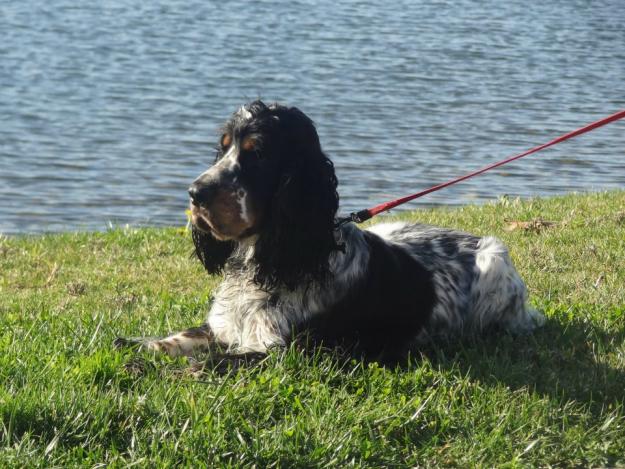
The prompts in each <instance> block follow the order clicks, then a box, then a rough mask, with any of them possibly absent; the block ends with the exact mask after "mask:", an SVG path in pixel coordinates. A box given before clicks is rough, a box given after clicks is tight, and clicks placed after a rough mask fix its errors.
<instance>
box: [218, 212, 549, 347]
mask: <svg viewBox="0 0 625 469" xmlns="http://www.w3.org/2000/svg"><path fill="white" fill-rule="evenodd" d="M368 231H370V232H371V233H375V234H376V235H378V236H381V237H382V238H383V239H385V240H386V241H388V242H392V243H394V244H398V245H401V246H402V247H403V248H404V249H406V250H407V251H408V252H409V253H410V255H411V256H413V257H414V258H415V259H416V260H418V261H419V262H420V263H421V264H422V265H424V266H425V267H426V268H427V269H428V270H429V271H430V272H431V273H432V274H433V281H434V287H435V290H436V295H437V298H438V302H437V303H436V305H435V307H434V310H433V316H432V320H431V324H430V326H429V328H428V329H427V330H425V331H422V332H421V334H419V335H418V336H417V337H415V341H422V340H425V339H426V338H427V339H430V338H432V337H434V336H440V335H445V336H449V335H454V334H460V333H462V332H468V331H470V332H476V331H480V330H482V329H484V328H487V327H490V326H493V325H495V324H499V325H501V326H502V327H503V328H505V329H507V330H509V331H511V332H526V331H529V330H531V329H533V328H534V327H536V326H537V325H540V324H541V323H542V315H541V314H540V313H538V312H537V311H535V310H532V309H528V308H527V307H526V299H527V293H526V290H525V285H524V284H523V281H522V280H521V278H520V277H519V275H518V273H517V272H516V270H515V269H514V266H513V265H512V263H511V261H510V258H509V255H508V252H507V249H506V248H505V246H504V245H503V244H502V243H501V242H500V241H499V240H497V239H496V238H492V237H486V238H477V237H474V236H471V235H468V234H466V233H462V232H458V231H452V230H446V229H442V228H436V227H431V226H427V225H407V224H405V223H392V224H379V225H374V226H373V227H371V228H370V229H369V230H368ZM337 236H339V237H340V238H341V240H342V242H343V243H345V246H346V252H345V253H341V252H337V253H335V254H333V255H332V258H331V262H330V266H331V272H332V281H331V282H330V283H329V285H327V286H326V287H321V286H320V285H318V284H311V285H302V287H300V288H298V289H296V290H295V291H287V290H284V291H275V292H272V293H271V294H269V293H267V292H264V291H262V290H261V289H259V288H258V286H256V285H255V284H254V282H253V281H252V273H251V272H252V271H253V269H249V270H248V269H240V268H237V269H236V270H229V269H228V268H226V273H225V278H224V281H223V282H222V283H221V285H220V287H219V289H218V291H217V294H216V296H215V300H214V303H213V306H212V308H211V310H210V312H209V315H208V324H209V326H210V327H211V329H212V331H213V333H214V334H215V336H216V338H217V339H218V340H219V341H221V342H224V343H226V344H229V345H230V348H231V350H233V351H237V352H248V351H256V352H264V351H266V350H267V349H268V348H270V347H272V346H276V345H277V346H280V345H284V344H285V343H287V342H288V340H289V338H290V337H291V334H292V332H293V330H294V328H295V327H296V326H297V325H298V324H301V323H302V322H304V321H306V320H307V319H308V318H310V317H312V316H314V315H315V314H318V313H321V312H324V311H326V310H327V309H328V308H329V307H330V306H331V305H332V304H334V303H336V302H337V301H339V300H340V299H341V298H342V297H343V296H344V295H345V294H346V292H347V291H348V290H349V288H350V286H351V285H354V284H355V283H356V282H357V281H358V280H359V279H360V278H361V277H362V276H364V275H367V266H368V261H369V252H368V245H367V243H366V241H365V239H364V236H363V233H362V231H360V230H359V229H358V228H356V227H355V226H354V225H351V224H349V225H346V226H344V227H343V228H341V231H340V233H337ZM240 249H241V251H242V252H239V253H238V254H235V255H238V256H240V257H241V258H243V259H245V260H246V261H245V262H249V260H250V259H251V258H252V256H251V255H250V252H249V251H248V250H250V249H253V246H252V247H249V246H248V247H246V248H240Z"/></svg>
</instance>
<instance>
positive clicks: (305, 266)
mask: <svg viewBox="0 0 625 469" xmlns="http://www.w3.org/2000/svg"><path fill="white" fill-rule="evenodd" d="M270 110H271V112H272V114H273V115H274V116H275V117H276V118H277V119H278V121H279V125H280V132H281V133H282V143H281V145H282V146H283V147H282V149H281V153H282V161H281V165H282V168H283V172H282V178H281V182H280V185H279V187H278V189H277V191H276V192H275V195H274V197H273V200H272V206H271V210H270V213H269V217H268V220H267V221H266V223H265V225H264V226H263V229H262V230H261V232H260V234H259V238H258V241H257V243H256V247H255V253H254V259H255V261H256V264H257V270H256V275H255V281H256V282H257V283H258V284H259V285H261V286H262V287H264V288H266V289H272V288H275V287H276V286H280V285H282V286H285V287H287V288H288V289H291V290H292V289H294V288H295V287H296V286H298V285H302V283H304V282H306V281H309V280H317V281H323V280H325V279H326V278H327V275H328V273H329V256H330V254H331V253H332V251H335V250H338V249H339V246H338V245H337V242H336V240H335V238H334V221H335V220H334V219H335V215H336V211H337V209H338V203H339V198H338V194H337V191H336V187H337V184H338V181H337V179H336V176H335V174H334V165H333V164H332V162H331V161H330V160H329V159H328V158H327V157H326V156H325V155H324V154H323V152H322V151H321V145H320V143H319V136H318V135H317V131H316V130H315V126H314V124H313V122H312V121H311V120H310V119H309V118H308V117H307V116H306V115H305V114H304V113H303V112H301V111H300V110H299V109H296V108H286V107H282V106H277V105H276V106H272V107H270Z"/></svg>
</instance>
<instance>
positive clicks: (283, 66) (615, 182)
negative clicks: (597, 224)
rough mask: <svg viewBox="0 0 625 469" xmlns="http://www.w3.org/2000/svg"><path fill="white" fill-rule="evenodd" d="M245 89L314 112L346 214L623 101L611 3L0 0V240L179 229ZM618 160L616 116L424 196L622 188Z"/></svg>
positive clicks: (621, 33)
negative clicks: (120, 227) (111, 226)
mask: <svg viewBox="0 0 625 469" xmlns="http://www.w3.org/2000/svg"><path fill="white" fill-rule="evenodd" d="M257 97H262V98H263V99H265V100H267V101H274V100H278V101H282V102H286V103H288V104H291V105H296V106H298V107H300V108H301V109H302V110H303V111H304V112H306V113H307V114H308V115H309V116H311V117H312V118H313V119H314V120H315V122H316V123H317V126H318V130H319V134H320V137H321V140H322V144H323V147H324V149H325V151H326V152H327V153H328V154H329V155H330V156H331V157H332V158H333V160H334V161H335V164H336V167H337V172H338V176H339V180H340V193H341V196H342V202H341V203H342V210H343V211H348V210H354V209H360V208H364V207H366V206H370V205H372V204H375V203H378V202H382V201H385V200H386V199H389V198H393V197H395V196H399V195H405V194H406V193H411V192H414V191H417V190H419V189H422V188H425V187H428V186H430V185H432V184H434V183H437V182H441V181H444V180H446V179H448V178H450V177H452V176H455V175H459V174H462V173H464V172H466V171H468V170H469V169H472V168H476V167H480V166H483V165H485V164H487V163H489V162H492V161H494V160H497V159H501V158H503V157H506V156H509V155H511V154H513V153H516V152H519V151H522V150H524V149H527V148H529V147H531V146H534V145H536V144H539V143H543V142H544V141H547V140H549V139H551V138H552V137H555V136H557V135H560V134H562V133H564V132H566V131H569V130H572V129H573V128H576V127H578V126H580V125H582V124H586V123H588V122H590V121H592V120H595V119H598V118H599V117H601V116H603V115H607V114H610V113H613V112H615V111H617V110H619V109H622V108H624V107H625V8H624V7H623V2H622V0H613V1H609V0H606V1H593V2H589V1H576V0H559V1H558V0H554V1H549V2H544V1H541V2H538V1H532V0H530V1H529V2H528V1H520V0H510V1H507V2H499V1H483V2H478V1H468V0H460V1H455V2H427V3H426V2H422V1H396V2H373V1H371V2H335V1H332V2H330V1H314V0H311V1H290V2H271V1H255V2H241V1H230V2H207V1H189V0H187V1H179V0H152V1H149V2H131V1H130V0H109V1H106V2H75V1H69V0H50V1H47V2H39V1H34V0H23V1H21V2H3V3H2V4H0V232H4V233H17V232H38V231H59V230H72V229H104V228H106V227H107V225H108V223H109V222H112V223H121V224H125V223H130V224H135V225H144V224H149V225H171V224H174V225H183V224H184V223H185V215H184V209H185V207H186V204H187V197H186V192H185V190H186V187H187V185H188V183H189V182H190V181H191V180H192V179H193V178H194V177H195V176H196V175H197V174H198V173H200V172H201V171H202V170H203V169H204V168H205V167H206V166H207V165H208V164H209V163H210V162H211V161H212V158H213V146H214V142H215V140H216V135H217V129H218V127H219V125H220V124H221V123H222V122H223V121H224V120H225V119H226V118H227V117H228V115H229V114H230V113H231V112H232V111H233V110H234V109H235V108H236V107H238V106H239V105H240V104H241V103H242V102H245V101H248V100H251V99H255V98H257ZM624 155H625V122H619V123H616V124H612V125H610V126H608V127H605V128H603V129H601V130H598V131H595V132H594V133H592V134H589V135H587V136H584V137H580V138H579V139H576V140H573V141H570V142H567V143H565V144H562V145H560V146H558V147H556V148H554V149H550V150H547V151H545V152H543V153H539V154H537V155H535V156H532V157H529V158H527V159H524V160H521V161H520V162H517V163H514V164H512V165H510V166H506V167H504V168H501V169H500V170H496V171H494V172H492V173H488V174H486V175H484V176H481V177H479V178H476V179H473V180H471V181H468V182H465V183H463V184H460V185H457V186H454V187H453V188H449V189H445V190H444V191H441V192H438V193H436V194H432V195H430V196H428V197H426V198H424V199H421V201H420V202H419V203H420V204H461V203H466V202H475V201H484V200H488V199H493V198H495V197H497V196H499V195H501V194H504V193H506V194H510V195H521V196H529V195H548V194H554V193H563V192H568V191H573V190H577V191H579V190H594V189H607V188H617V187H621V188H622V187H625V156H624ZM418 205H419V204H418V203H413V204H411V205H409V206H408V207H407V208H410V207H416V206H418Z"/></svg>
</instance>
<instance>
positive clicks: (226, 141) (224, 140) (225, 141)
mask: <svg viewBox="0 0 625 469" xmlns="http://www.w3.org/2000/svg"><path fill="white" fill-rule="evenodd" d="M231 143H232V137H231V136H230V134H223V135H222V136H221V146H222V147H224V148H228V147H229V146H230V144H231Z"/></svg>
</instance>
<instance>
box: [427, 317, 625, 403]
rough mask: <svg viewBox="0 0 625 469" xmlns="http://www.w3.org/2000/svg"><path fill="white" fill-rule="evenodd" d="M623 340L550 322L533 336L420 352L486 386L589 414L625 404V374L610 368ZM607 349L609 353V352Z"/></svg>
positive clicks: (618, 334)
mask: <svg viewBox="0 0 625 469" xmlns="http://www.w3.org/2000/svg"><path fill="white" fill-rule="evenodd" d="M623 341H625V329H621V330H619V331H618V332H615V333H608V332H606V331H604V330H601V329H599V328H598V327H596V326H592V325H590V324H584V323H581V322H573V323H569V324H567V325H566V326H563V325H562V324H561V323H560V322H558V321H557V320H554V319H549V320H548V321H547V323H546V324H545V325H544V327H542V328H541V329H539V330H537V331H536V332H535V333H534V334H533V335H528V336H521V337H513V336H510V335H496V334H492V335H490V336H487V337H484V338H480V339H472V340H470V339H467V340H465V341H463V342H460V343H455V344H452V343H449V344H446V345H444V346H442V347H438V348H434V347H432V348H430V349H428V350H425V351H422V353H423V355H424V356H425V357H427V358H428V359H429V360H430V361H431V363H432V366H433V367H435V368H439V369H441V370H445V369H452V370H457V371H456V372H458V373H460V374H461V375H462V376H467V377H469V378H470V379H472V380H479V381H480V382H482V383H485V384H488V385H497V384H502V385H504V386H508V387H509V388H511V389H513V390H515V389H521V388H528V389H530V390H532V391H534V392H536V393H539V394H542V395H545V396H548V397H550V398H554V399H557V400H560V401H562V400H563V401H571V400H573V401H576V402H579V403H581V404H586V405H588V406H589V408H590V409H591V411H593V412H595V411H596V412H599V411H600V410H601V409H602V408H603V409H604V410H605V407H606V406H607V405H610V404H612V405H624V404H625V393H624V392H623V390H624V389H625V370H623V369H618V368H614V367H613V366H610V365H609V364H608V363H605V360H606V359H607V354H608V352H607V351H610V350H613V349H614V347H615V344H617V345H618V344H620V343H623ZM606 350H607V351H606Z"/></svg>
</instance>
